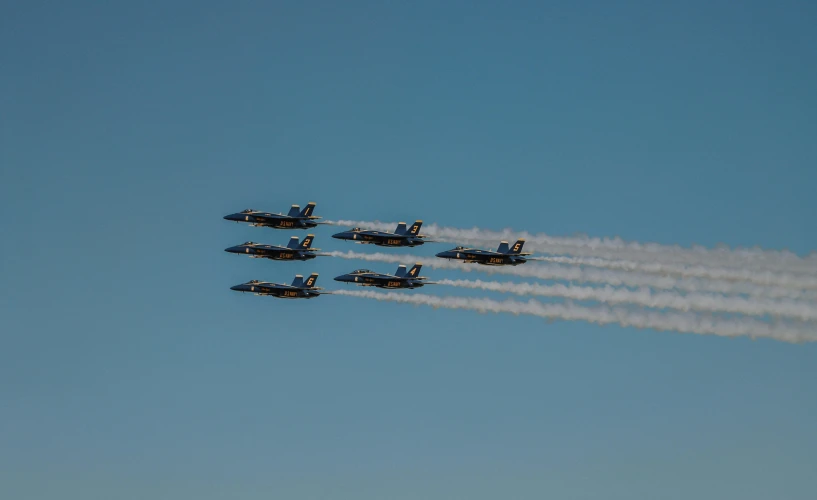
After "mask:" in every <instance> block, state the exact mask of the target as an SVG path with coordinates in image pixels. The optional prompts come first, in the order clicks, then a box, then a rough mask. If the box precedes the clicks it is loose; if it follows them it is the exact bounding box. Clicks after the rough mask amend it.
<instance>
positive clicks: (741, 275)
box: [538, 257, 817, 290]
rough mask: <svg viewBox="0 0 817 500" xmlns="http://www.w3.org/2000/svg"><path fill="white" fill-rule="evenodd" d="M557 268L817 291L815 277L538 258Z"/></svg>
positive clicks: (676, 265) (645, 263)
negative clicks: (735, 282) (560, 265)
mask: <svg viewBox="0 0 817 500" xmlns="http://www.w3.org/2000/svg"><path fill="white" fill-rule="evenodd" d="M538 258H539V259H540V260H543V261H547V262H554V263H557V264H570V265H577V266H591V267H599V268H604V269H615V270H621V271H640V272H645V273H650V274H670V275H675V276H681V277H684V278H705V279H715V280H724V281H746V282H749V283H754V284H756V285H761V286H780V287H787V288H795V289H811V290H817V276H808V275H805V276H804V275H795V274H791V273H781V272H771V271H752V270H750V269H730V268H710V267H706V266H701V265H683V264H665V263H660V262H638V261H633V260H609V259H601V258H598V257H538Z"/></svg>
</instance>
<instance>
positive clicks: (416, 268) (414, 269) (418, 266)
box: [406, 262, 423, 278]
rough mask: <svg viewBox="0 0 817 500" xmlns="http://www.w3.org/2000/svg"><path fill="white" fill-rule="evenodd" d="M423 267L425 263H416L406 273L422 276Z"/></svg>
mask: <svg viewBox="0 0 817 500" xmlns="http://www.w3.org/2000/svg"><path fill="white" fill-rule="evenodd" d="M422 268H423V265H422V264H420V263H419V262H418V263H416V264H414V266H413V267H412V268H411V269H409V272H407V273H406V277H408V278H416V277H418V276H420V269H422Z"/></svg>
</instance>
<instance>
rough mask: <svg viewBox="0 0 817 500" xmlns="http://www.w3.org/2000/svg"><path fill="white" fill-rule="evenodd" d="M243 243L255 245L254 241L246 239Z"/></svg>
mask: <svg viewBox="0 0 817 500" xmlns="http://www.w3.org/2000/svg"><path fill="white" fill-rule="evenodd" d="M242 245H255V242H254V241H245V242H244V243H242Z"/></svg>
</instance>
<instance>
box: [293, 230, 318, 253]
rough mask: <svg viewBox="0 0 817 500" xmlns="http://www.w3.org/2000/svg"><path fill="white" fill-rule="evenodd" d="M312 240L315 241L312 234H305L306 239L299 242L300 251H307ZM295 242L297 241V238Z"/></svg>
mask: <svg viewBox="0 0 817 500" xmlns="http://www.w3.org/2000/svg"><path fill="white" fill-rule="evenodd" d="M314 239H315V235H314V234H307V235H306V237H305V238H304V240H303V241H302V242H301V246H300V249H301V250H307V249H309V247H311V246H312V240H314ZM295 240H296V241H297V238H296V239H295Z"/></svg>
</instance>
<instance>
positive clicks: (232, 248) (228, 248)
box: [224, 247, 238, 253]
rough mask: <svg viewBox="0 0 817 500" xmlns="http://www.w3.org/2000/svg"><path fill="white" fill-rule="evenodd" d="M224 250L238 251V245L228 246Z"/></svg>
mask: <svg viewBox="0 0 817 500" xmlns="http://www.w3.org/2000/svg"><path fill="white" fill-rule="evenodd" d="M224 251H225V252H230V253H238V247H227V248H225V249H224Z"/></svg>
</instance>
